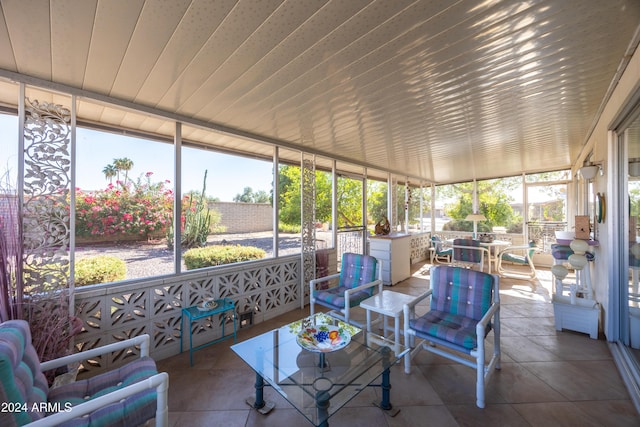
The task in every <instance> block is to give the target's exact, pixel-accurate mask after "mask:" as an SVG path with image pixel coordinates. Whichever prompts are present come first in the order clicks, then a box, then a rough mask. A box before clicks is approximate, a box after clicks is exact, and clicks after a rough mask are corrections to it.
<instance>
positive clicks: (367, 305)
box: [360, 290, 416, 344]
mask: <svg viewBox="0 0 640 427" xmlns="http://www.w3.org/2000/svg"><path fill="white" fill-rule="evenodd" d="M415 298H416V297H415V296H413V295H407V294H403V293H400V292H394V291H387V290H384V291H382V293H377V294H375V295H374V296H372V297H369V298H367V299H366V300H364V301H362V302H361V303H360V307H362V308H364V309H365V310H367V330H368V331H371V312H372V311H373V312H375V313H378V314H381V315H382V316H383V317H384V320H383V321H384V329H383V335H385V336H386V334H387V330H388V329H389V327H388V324H387V317H393V318H394V336H393V339H394V341H395V342H396V343H397V344H399V343H400V318H401V317H402V309H403V307H404V305H405V304H408V303H410V302H411V301H413V300H414V299H415Z"/></svg>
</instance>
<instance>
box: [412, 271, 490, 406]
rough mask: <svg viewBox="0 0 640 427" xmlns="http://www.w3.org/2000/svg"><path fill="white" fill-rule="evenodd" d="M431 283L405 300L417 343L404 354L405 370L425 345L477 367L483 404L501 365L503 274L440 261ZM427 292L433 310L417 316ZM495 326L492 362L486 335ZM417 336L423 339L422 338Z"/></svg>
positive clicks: (479, 400) (478, 392) (479, 399)
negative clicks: (445, 263) (489, 382)
mask: <svg viewBox="0 0 640 427" xmlns="http://www.w3.org/2000/svg"><path fill="white" fill-rule="evenodd" d="M430 286H431V289H429V290H428V291H427V292H425V293H424V294H422V295H420V296H418V297H417V298H416V299H415V300H414V301H413V302H411V303H409V304H406V305H405V306H404V340H405V343H406V344H408V345H409V346H410V347H411V348H412V350H411V352H410V354H407V355H406V356H405V372H406V373H410V372H411V357H413V356H414V355H415V354H416V353H417V352H418V351H420V350H421V349H424V350H427V351H429V352H432V353H435V354H438V355H440V356H442V357H446V358H447V359H450V360H453V361H455V362H459V363H461V364H463V365H465V366H468V367H470V368H474V369H475V370H476V405H477V406H478V407H480V408H484V406H485V385H486V383H487V381H488V380H489V377H490V376H491V374H492V373H493V370H494V369H500V297H499V277H498V276H497V275H495V274H488V273H484V272H481V271H475V270H470V269H466V268H462V267H452V266H446V265H439V266H436V267H432V268H431V278H430ZM428 297H431V304H430V310H429V311H428V312H427V313H426V314H424V315H423V316H420V317H416V312H415V307H416V305H417V304H418V303H419V302H420V301H423V300H425V299H426V298H428ZM491 331H493V354H492V355H491V357H489V361H488V362H487V361H486V356H485V340H486V339H487V337H488V335H489V333H490V332H491ZM416 337H417V338H419V339H422V341H421V342H420V343H418V344H416V342H415V341H416ZM468 356H471V357H472V358H473V359H474V360H470V359H469V357H468Z"/></svg>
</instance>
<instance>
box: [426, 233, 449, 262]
mask: <svg viewBox="0 0 640 427" xmlns="http://www.w3.org/2000/svg"><path fill="white" fill-rule="evenodd" d="M431 242H432V243H433V247H434V248H435V251H436V257H438V258H439V257H447V256H451V255H452V254H453V248H444V247H443V243H442V239H441V238H440V236H437V235H436V236H433V237H431Z"/></svg>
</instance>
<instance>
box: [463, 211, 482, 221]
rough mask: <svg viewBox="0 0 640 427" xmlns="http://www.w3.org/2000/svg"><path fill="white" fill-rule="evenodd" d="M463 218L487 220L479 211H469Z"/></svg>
mask: <svg viewBox="0 0 640 427" xmlns="http://www.w3.org/2000/svg"><path fill="white" fill-rule="evenodd" d="M465 219H466V220H467V221H486V220H487V218H485V216H484V215H482V214H481V213H471V214H469V215H467V217H466V218H465Z"/></svg>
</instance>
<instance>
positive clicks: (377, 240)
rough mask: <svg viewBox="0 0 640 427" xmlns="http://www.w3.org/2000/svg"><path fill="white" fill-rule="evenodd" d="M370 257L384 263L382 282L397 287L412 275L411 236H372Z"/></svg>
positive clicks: (398, 234) (393, 234)
mask: <svg viewBox="0 0 640 427" xmlns="http://www.w3.org/2000/svg"><path fill="white" fill-rule="evenodd" d="M369 255H371V256H373V257H376V258H377V259H379V260H380V261H381V262H382V281H383V282H384V284H385V285H395V284H396V283H398V282H400V281H402V280H404V279H406V278H408V277H409V276H410V275H411V236H410V235H409V234H400V233H391V234H389V235H387V236H371V241H370V243H369Z"/></svg>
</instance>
